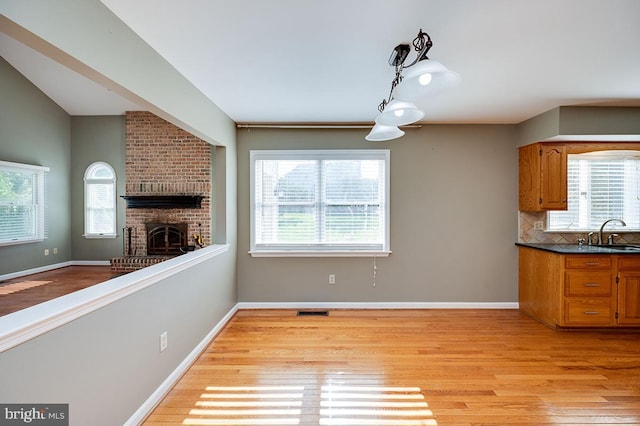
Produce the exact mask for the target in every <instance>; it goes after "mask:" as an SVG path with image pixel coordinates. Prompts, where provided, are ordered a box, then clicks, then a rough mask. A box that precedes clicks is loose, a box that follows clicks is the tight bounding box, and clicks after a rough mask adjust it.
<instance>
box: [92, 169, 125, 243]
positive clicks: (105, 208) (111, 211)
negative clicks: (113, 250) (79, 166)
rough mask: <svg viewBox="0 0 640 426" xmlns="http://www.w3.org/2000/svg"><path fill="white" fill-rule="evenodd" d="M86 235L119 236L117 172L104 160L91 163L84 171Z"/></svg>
mask: <svg viewBox="0 0 640 426" xmlns="http://www.w3.org/2000/svg"><path fill="white" fill-rule="evenodd" d="M84 236H85V238H115V237H116V236H117V232H116V173H115V171H114V170H113V167H111V166H110V165H109V164H107V163H105V162H102V161H98V162H95V163H93V164H91V165H89V167H87V169H86V170H85V172H84Z"/></svg>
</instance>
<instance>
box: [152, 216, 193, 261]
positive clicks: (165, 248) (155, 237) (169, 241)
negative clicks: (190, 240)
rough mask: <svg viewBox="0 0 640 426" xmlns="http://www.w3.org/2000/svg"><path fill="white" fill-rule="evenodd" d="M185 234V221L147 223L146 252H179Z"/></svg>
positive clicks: (184, 243)
mask: <svg viewBox="0 0 640 426" xmlns="http://www.w3.org/2000/svg"><path fill="white" fill-rule="evenodd" d="M187 235H188V225H187V224H186V223H147V254H148V255H153V254H161V255H162V254H180V253H182V252H181V251H180V248H181V247H185V246H186V245H187Z"/></svg>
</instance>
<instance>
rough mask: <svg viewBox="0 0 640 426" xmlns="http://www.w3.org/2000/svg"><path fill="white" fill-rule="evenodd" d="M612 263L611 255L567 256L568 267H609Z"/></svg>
mask: <svg viewBox="0 0 640 426" xmlns="http://www.w3.org/2000/svg"><path fill="white" fill-rule="evenodd" d="M612 264H613V262H612V261H611V256H567V257H566V258H565V267H566V268H567V269H577V268H580V269H597V268H607V269H608V268H611V265H612Z"/></svg>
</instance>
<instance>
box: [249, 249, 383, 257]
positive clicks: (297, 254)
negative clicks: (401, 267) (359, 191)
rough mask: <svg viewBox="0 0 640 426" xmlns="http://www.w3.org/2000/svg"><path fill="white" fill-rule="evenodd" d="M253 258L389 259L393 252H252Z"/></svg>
mask: <svg viewBox="0 0 640 426" xmlns="http://www.w3.org/2000/svg"><path fill="white" fill-rule="evenodd" d="M249 254H250V255H251V257H389V255H391V251H275V250H274V251H250V252H249Z"/></svg>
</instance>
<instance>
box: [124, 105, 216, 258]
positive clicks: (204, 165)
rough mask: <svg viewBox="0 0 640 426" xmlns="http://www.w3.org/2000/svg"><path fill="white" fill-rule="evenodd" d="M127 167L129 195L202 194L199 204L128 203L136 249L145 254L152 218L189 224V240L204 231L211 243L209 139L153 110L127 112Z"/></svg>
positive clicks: (129, 221) (134, 248) (129, 220)
mask: <svg viewBox="0 0 640 426" xmlns="http://www.w3.org/2000/svg"><path fill="white" fill-rule="evenodd" d="M125 172H126V195H202V196H204V199H203V200H202V205H201V208H199V209H182V208H179V209H175V208H171V209H150V208H127V210H126V227H127V228H129V227H131V228H132V239H131V240H132V241H131V247H132V254H134V255H136V256H145V255H146V254H147V251H146V246H147V240H146V228H145V224H146V223H150V222H151V223H187V224H188V225H189V228H188V229H189V239H188V240H189V244H190V245H193V244H194V238H193V236H194V235H202V239H203V241H204V245H209V244H211V145H210V144H209V143H207V142H205V141H203V140H202V139H199V138H197V137H195V136H194V135H192V134H190V133H188V132H186V131H184V130H182V129H180V128H178V127H176V126H174V125H173V124H171V123H169V122H167V121H165V120H163V119H161V118H160V117H158V116H156V115H154V114H152V113H150V112H142V111H131V112H127V113H126V166H125ZM198 224H200V225H201V226H200V227H198ZM125 238H126V233H125Z"/></svg>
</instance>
